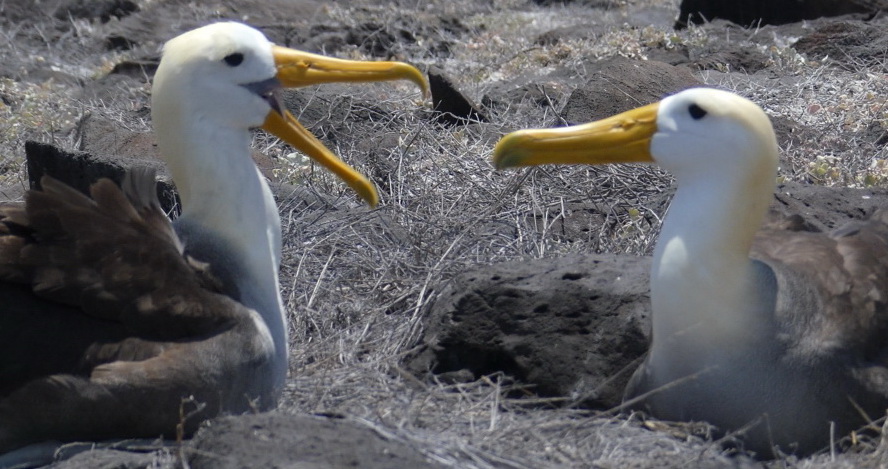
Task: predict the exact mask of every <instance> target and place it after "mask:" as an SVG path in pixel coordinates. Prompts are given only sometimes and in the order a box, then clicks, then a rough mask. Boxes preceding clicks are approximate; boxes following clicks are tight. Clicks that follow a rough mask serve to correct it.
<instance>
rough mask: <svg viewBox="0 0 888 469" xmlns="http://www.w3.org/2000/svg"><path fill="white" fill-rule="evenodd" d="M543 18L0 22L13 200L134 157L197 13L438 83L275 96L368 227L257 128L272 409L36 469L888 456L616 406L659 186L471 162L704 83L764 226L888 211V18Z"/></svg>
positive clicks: (381, 8)
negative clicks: (46, 176)
mask: <svg viewBox="0 0 888 469" xmlns="http://www.w3.org/2000/svg"><path fill="white" fill-rule="evenodd" d="M539 3H540V4H538V3H537V2H531V1H527V0H503V1H469V0H456V1H442V0H432V1H429V2H416V1H406V0H402V1H395V2H380V1H378V0H375V1H374V0H364V1H354V2H346V1H341V2H323V1H320V0H318V1H312V0H277V1H262V0H246V1H235V0H230V1H223V0H216V1H206V2H186V1H184V0H132V1H131V0H31V1H25V0H22V1H17V2H12V1H7V2H3V3H0V34H2V36H3V38H2V39H0V103H2V104H0V188H2V192H3V196H2V197H3V198H4V199H9V200H15V199H17V198H19V197H21V194H22V191H23V190H24V188H25V187H27V186H28V181H29V177H30V178H31V179H34V178H35V177H36V175H38V174H40V173H41V172H50V173H52V174H54V175H56V176H57V177H62V178H64V179H66V180H68V181H71V182H73V183H77V184H80V185H81V186H82V185H85V184H88V182H89V181H90V180H92V179H93V178H94V177H95V176H96V175H99V174H109V172H110V173H111V174H113V173H114V172H115V171H119V170H121V168H123V167H125V166H128V165H131V164H144V161H146V158H151V157H153V156H152V155H154V153H155V150H154V148H153V145H152V137H151V135H150V133H147V132H148V131H149V130H150V128H151V122H150V112H149V108H148V106H149V104H148V103H149V96H150V90H151V86H150V78H151V75H152V73H153V70H154V69H155V67H156V65H157V60H158V56H159V47H160V45H161V44H162V43H163V41H165V40H166V39H169V38H171V37H173V36H175V35H176V34H178V33H179V32H182V31H185V30H187V29H191V28H193V27H196V26H199V25H202V24H205V23H208V22H211V21H217V20H222V19H234V20H239V21H245V22H247V23H250V24H252V25H254V26H256V27H259V28H260V29H262V30H263V31H264V32H265V33H266V34H267V35H268V36H269V37H271V38H272V39H273V40H274V41H276V42H278V43H280V44H283V45H288V46H292V47H297V48H302V49H306V50H309V51H313V52H323V53H327V54H331V55H335V56H340V57H348V58H362V59H397V60H404V61H407V62H410V63H413V64H415V65H417V66H418V67H420V68H421V69H423V70H428V71H430V73H431V74H432V75H433V78H435V79H434V80H433V85H434V87H435V91H436V92H435V97H434V99H433V101H432V102H427V101H423V100H422V98H421V97H420V96H419V94H418V93H417V92H416V91H415V90H414V89H412V88H411V87H410V86H409V85H407V84H378V85H369V86H368V85H355V86H344V85H342V86H340V85H328V86H323V87H317V88H310V89H307V90H302V91H299V92H294V93H291V94H289V95H288V96H287V104H288V106H289V107H290V108H291V109H292V110H293V111H294V113H295V114H296V115H297V116H299V117H300V119H301V120H302V121H303V123H305V124H306V126H307V127H309V128H310V129H312V130H313V131H314V132H315V133H316V134H317V135H319V136H320V137H321V138H322V139H323V140H324V141H325V142H326V143H327V145H328V146H329V147H330V148H332V149H334V151H336V152H337V153H338V154H339V155H341V156H342V157H343V158H344V159H345V160H347V161H349V162H351V163H352V164H354V165H356V166H357V167H358V168H360V169H361V170H362V171H363V172H364V173H365V174H368V175H369V176H370V178H371V179H372V180H373V181H374V182H375V183H376V184H377V185H378V188H379V190H380V195H381V199H382V202H381V204H380V207H379V208H378V209H376V210H372V211H371V210H368V209H366V208H365V207H363V206H361V204H360V203H359V201H358V200H356V198H355V197H354V195H353V194H351V193H350V192H349V191H348V190H347V188H345V187H344V186H343V185H342V184H340V183H338V182H337V181H335V180H334V179H333V178H331V177H330V176H328V175H327V174H325V173H324V172H322V171H315V169H314V168H313V167H311V165H310V164H308V163H306V162H305V161H303V160H302V158H301V157H300V156H299V155H297V154H293V153H291V152H290V150H288V149H286V148H283V147H282V146H281V145H280V144H279V143H278V142H277V141H275V140H273V139H270V138H269V137H268V136H266V135H263V134H257V135H256V139H255V150H256V152H257V158H258V159H257V161H258V162H259V163H260V165H261V166H262V167H263V170H264V171H265V172H266V175H267V176H268V177H269V179H270V180H272V181H273V186H274V187H275V191H276V195H277V197H278V199H279V204H280V209H281V214H282V218H283V220H284V230H285V239H286V241H285V260H284V265H283V267H282V277H283V278H282V285H283V286H284V298H285V300H286V301H287V305H288V308H289V311H290V314H291V330H290V335H291V340H292V343H291V350H292V356H291V369H290V379H289V382H288V387H287V391H286V395H285V399H284V401H283V402H282V403H281V405H280V409H279V410H278V411H275V412H272V413H270V414H260V415H250V416H239V417H225V418H220V419H217V420H214V421H212V422H208V423H207V424H206V425H205V426H204V428H203V429H202V430H201V431H200V432H199V433H198V435H197V436H196V437H195V438H194V439H193V440H190V441H186V442H181V443H176V442H167V443H166V444H163V443H161V442H122V443H118V444H115V445H112V446H111V447H105V446H103V447H101V448H100V449H96V450H90V451H83V450H84V449H88V448H91V446H90V445H72V446H70V447H68V448H66V449H65V451H62V452H60V454H59V457H58V459H59V461H57V462H55V463H53V465H52V467H58V468H73V467H90V468H95V467H107V468H111V467H115V468H116V467H126V468H148V467H152V468H155V467H193V468H198V467H212V468H219V467H294V468H296V467H299V468H321V467H362V468H377V467H378V468H382V467H415V468H419V467H430V468H431V467H434V468H438V467H460V468H491V467H497V468H499V467H502V468H542V467H576V468H579V467H620V468H623V467H636V468H653V467H658V468H659V467H713V468H715V467H735V466H739V467H757V466H767V467H787V466H792V467H796V466H798V467H881V466H884V465H885V464H888V459H886V458H885V457H884V451H885V450H886V449H888V447H886V446H885V445H881V444H880V441H881V440H880V435H881V432H880V430H881V429H880V425H881V421H878V422H876V423H875V424H874V425H873V428H871V429H869V430H864V431H863V432H861V434H860V435H858V436H857V437H856V438H855V439H853V440H851V439H846V440H842V441H839V442H837V444H836V447H837V448H838V449H840V450H841V451H840V452H839V453H838V454H835V455H831V454H829V452H826V451H825V452H824V453H822V454H818V455H814V456H812V457H808V458H803V459H799V458H796V457H794V456H787V457H786V458H783V459H779V460H776V461H765V462H761V461H755V460H754V459H753V458H752V457H751V455H748V454H745V453H743V452H742V451H740V450H737V449H735V448H732V447H731V446H730V445H729V444H726V443H729V442H727V441H722V440H716V441H713V439H712V438H711V429H710V428H708V427H707V426H706V425H705V424H692V423H669V422H657V421H654V420H649V419H646V418H644V417H643V416H641V415H637V414H627V413H621V412H620V408H619V397H620V394H621V383H622V382H623V381H624V380H625V379H626V378H627V376H628V374H630V373H631V370H632V368H633V366H634V365H635V364H637V363H638V357H640V356H641V354H643V353H644V350H645V348H646V345H647V336H646V334H647V328H646V325H647V324H648V323H647V321H649V305H648V303H647V300H648V298H647V288H646V281H647V268H648V266H649V263H650V260H649V258H648V257H645V255H646V254H649V252H650V251H651V248H652V246H653V242H654V240H655V238H656V233H657V231H658V227H659V221H660V220H661V218H662V216H663V213H664V212H665V208H666V206H667V205H668V201H669V197H670V194H671V189H670V188H671V180H670V178H669V176H668V175H666V174H664V173H662V172H660V171H658V170H656V169H655V168H650V167H637V166H625V167H606V168H580V167H577V168H545V167H541V168H535V169H532V170H524V171H513V172H505V173H497V172H495V171H493V169H492V167H491V165H490V163H489V157H490V152H491V150H492V148H493V144H494V143H495V142H496V140H497V139H498V138H499V137H500V136H501V135H503V134H504V133H506V132H508V131H511V130H515V129H518V128H522V127H541V126H552V125H563V124H565V123H579V122H584V121H588V120H592V119H596V118H600V117H605V116H607V115H610V114H613V113H616V112H619V111H622V110H625V109H628V108H630V107H635V106H637V105H640V104H646V103H648V102H652V101H655V100H657V99H659V98H660V97H662V96H664V95H666V94H668V93H671V92H675V91H678V90H680V89H683V88H686V87H688V86H697V85H707V86H716V87H721V88H726V89H730V90H734V91H736V92H738V93H740V94H742V95H744V96H747V97H749V98H751V99H753V100H754V101H755V102H757V103H759V104H760V105H761V106H762V107H763V108H764V109H765V110H766V111H767V112H768V114H769V115H770V116H771V117H772V120H773V122H774V125H775V129H776V130H777V133H778V140H779V143H780V146H781V150H782V160H781V168H780V174H779V178H780V183H781V185H780V187H779V192H778V194H777V195H776V196H775V202H774V205H773V207H772V208H773V210H772V212H773V213H772V216H773V217H780V216H783V215H784V214H786V213H801V214H802V215H803V216H804V217H805V220H806V221H807V222H808V223H809V225H810V226H813V227H816V228H819V229H826V228H830V227H833V226H836V225H837V224H841V223H842V222H844V221H846V220H849V219H854V218H859V217H862V216H865V215H866V214H867V213H868V211H870V210H871V209H872V208H873V207H876V206H885V205H886V201H888V199H886V198H888V190H886V187H888V152H886V144H888V98H886V97H888V56H886V50H888V18H886V17H885V15H884V14H879V15H875V16H873V15H871V14H868V13H859V14H854V15H847V16H842V17H836V18H824V19H817V20H810V21H800V22H790V23H787V24H783V25H779V26H771V25H760V24H759V25H756V26H755V27H753V28H743V27H741V26H738V25H736V24H733V23H730V22H728V21H725V20H719V19H717V20H714V21H712V22H711V23H706V24H703V25H690V26H689V27H687V28H684V29H680V30H676V29H673V26H674V23H675V19H676V17H677V15H678V12H679V2H678V0H622V1H621V0H600V1H586V2H576V3H570V2H568V3H559V2H553V3H551V4H548V2H539ZM697 3H700V2H697ZM448 86H449V87H451V89H450V90H449V91H448ZM460 98H465V101H464V102H463V101H460ZM434 106H437V109H438V111H436V110H435V107H434ZM441 110H444V111H447V112H445V113H442V112H439V111H441ZM26 141H33V142H39V143H30V144H28V145H26V144H25V142H26ZM26 148H27V150H26ZM26 153H27V156H28V157H29V160H26ZM139 161H141V162H143V163H136V162H139ZM149 161H150V160H149ZM149 164H157V163H156V162H154V163H149ZM96 168H99V169H96ZM220 183H223V184H224V183H230V182H226V181H220ZM174 201H175V199H174V198H170V199H169V202H170V203H174Z"/></svg>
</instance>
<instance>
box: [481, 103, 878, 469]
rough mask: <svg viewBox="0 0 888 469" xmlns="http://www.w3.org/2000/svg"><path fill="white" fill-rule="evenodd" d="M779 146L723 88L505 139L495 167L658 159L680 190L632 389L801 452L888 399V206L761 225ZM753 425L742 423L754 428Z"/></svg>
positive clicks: (757, 114) (765, 124) (665, 232)
mask: <svg viewBox="0 0 888 469" xmlns="http://www.w3.org/2000/svg"><path fill="white" fill-rule="evenodd" d="M777 157H778V148H777V143H776V139H775V136H774V132H773V130H772V128H771V124H770V121H769V119H768V117H767V116H766V114H765V113H764V112H763V111H762V110H761V109H760V108H759V107H758V106H756V105H755V104H753V103H752V102H750V101H748V100H746V99H744V98H741V97H739V96H737V95H735V94H732V93H729V92H725V91H719V90H714V89H691V90H687V91H684V92H681V93H678V94H676V95H674V96H671V97H668V98H666V99H664V100H663V101H661V102H660V103H657V104H652V105H649V106H645V107H642V108H639V109H636V110H633V111H628V112H626V113H623V114H620V115H617V116H614V117H611V118H608V119H604V120H602V121H598V122H594V123H590V124H585V125H581V126H576V127H568V128H561V129H548V130H523V131H519V132H515V133H513V134H510V135H508V136H506V137H504V138H503V139H502V140H501V141H500V143H499V144H498V145H497V148H496V151H495V155H494V160H495V163H496V165H497V166H498V167H509V166H526V165H536V164H546V163H566V164H570V163H588V164H601V163H618V162H630V161H634V162H655V163H657V164H658V165H660V166H662V167H663V168H665V169H667V170H668V171H670V172H671V173H672V174H673V175H674V176H675V178H676V185H677V187H678V189H677V192H676V194H675V198H674V199H673V201H672V204H671V205H670V208H669V211H668V214H667V216H666V218H665V220H664V222H663V227H662V230H661V233H660V237H659V239H658V241H657V245H656V249H655V253H654V262H653V268H652V272H651V303H652V309H653V311H652V320H653V331H652V337H653V340H652V344H651V348H650V352H649V354H648V356H647V358H646V360H645V361H644V363H643V364H642V365H641V367H640V368H639V369H638V370H637V372H636V373H635V375H634V376H633V379H632V381H631V382H630V384H629V387H628V389H627V393H626V397H627V398H629V399H635V398H638V399H637V402H636V404H635V405H636V407H638V408H641V409H645V410H648V411H649V412H650V413H651V414H653V415H654V416H656V417H658V418H661V419H667V420H706V421H709V422H710V423H712V424H714V425H716V426H718V427H719V428H721V429H722V430H725V431H737V430H741V429H742V430H743V432H742V435H741V437H742V439H743V440H744V441H745V445H746V447H747V448H749V449H752V450H754V451H756V452H757V453H758V454H759V455H760V456H763V457H771V456H774V455H775V454H776V453H774V452H773V449H774V448H775V447H776V448H779V449H780V450H782V451H784V452H796V453H798V454H807V453H811V452H813V451H816V450H818V449H821V448H825V447H826V446H827V445H828V443H829V436H830V422H834V423H835V425H836V429H837V434H838V435H839V436H842V435H844V434H847V433H849V432H851V431H853V430H855V429H857V428H859V427H861V426H863V425H865V424H866V423H868V422H869V421H870V420H871V419H878V418H880V417H882V416H883V415H884V414H885V409H886V407H888V339H886V333H888V225H886V223H888V212H886V211H884V210H882V211H879V212H877V213H876V214H875V215H874V216H873V217H872V218H871V219H870V220H868V221H864V222H856V223H854V224H851V225H849V226H846V227H843V228H840V229H838V230H835V231H834V232H831V233H812V232H799V231H788V230H775V229H763V230H760V228H761V226H762V223H763V220H764V217H765V214H766V212H767V208H768V205H769V203H770V201H771V199H772V196H773V191H774V188H775V179H776V178H775V177H776V169H777ZM747 425H749V427H747Z"/></svg>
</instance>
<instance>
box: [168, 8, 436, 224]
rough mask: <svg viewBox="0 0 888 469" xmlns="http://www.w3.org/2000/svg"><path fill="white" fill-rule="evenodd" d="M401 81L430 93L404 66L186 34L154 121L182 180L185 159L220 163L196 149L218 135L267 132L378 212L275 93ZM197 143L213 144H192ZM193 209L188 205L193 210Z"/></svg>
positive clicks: (220, 32) (257, 35)
mask: <svg viewBox="0 0 888 469" xmlns="http://www.w3.org/2000/svg"><path fill="white" fill-rule="evenodd" d="M395 79H407V80H410V81H413V82H414V83H416V84H417V85H419V86H420V87H421V88H422V89H423V91H424V92H425V91H426V89H427V87H426V82H425V79H424V78H423V76H422V74H421V73H420V72H419V71H418V70H417V69H416V68H414V67H412V66H410V65H407V64H404V63H400V62H360V61H350V60H341V59H334V58H329V57H324V56H320V55H315V54H310V53H307V52H301V51H297V50H293V49H288V48H285V47H281V46H276V45H274V44H272V43H271V42H269V41H268V39H266V38H265V36H264V35H263V34H262V33H261V32H259V31H257V30H255V29H253V28H251V27H249V26H246V25H243V24H240V23H216V24H211V25H209V26H204V27H202V28H198V29H195V30H192V31H189V32H186V33H184V34H182V35H180V36H178V37H175V38H173V39H171V40H170V41H168V42H167V43H166V45H165V46H164V51H163V59H162V60H161V63H160V65H159V67H158V69H157V73H156V75H155V78H154V85H153V92H152V121H153V122H154V126H155V128H156V129H157V138H158V144H159V145H160V147H161V148H160V149H161V153H162V154H163V155H164V157H165V158H166V159H167V162H168V163H169V164H170V166H171V169H172V170H173V173H174V174H173V176H174V178H175V177H176V174H175V173H176V172H177V171H176V166H181V165H182V164H192V163H190V162H181V160H182V159H184V158H201V157H204V156H206V157H207V158H211V157H212V155H202V154H201V152H200V151H199V149H198V148H195V147H199V146H207V147H210V148H212V144H213V143H215V142H216V139H215V138H214V134H213V132H222V133H224V132H229V131H230V132H236V133H243V132H246V131H248V129H251V128H256V127H262V128H263V129H265V130H267V131H269V132H271V133H272V134H275V135H276V136H278V137H279V138H281V139H282V140H284V141H286V142H287V143H289V144H290V145H293V146H294V147H296V148H297V149H299V150H301V151H302V152H304V153H305V154H306V155H307V156H309V157H311V158H313V159H314V160H315V161H316V162H318V163H319V164H321V165H323V166H325V167H326V168H328V169H329V170H331V171H332V172H333V173H335V174H336V175H337V176H339V177H340V178H341V179H342V180H343V181H345V182H346V183H347V184H348V185H349V186H351V187H352V188H353V189H354V190H355V191H357V192H358V194H359V195H360V196H361V197H362V198H363V199H364V200H365V201H367V203H369V204H370V205H371V206H372V205H375V204H376V203H377V200H378V198H377V195H376V190H375V189H374V187H373V185H372V184H371V183H370V182H369V181H368V180H367V179H366V178H365V177H364V176H363V175H361V174H359V173H357V172H356V171H354V170H353V169H352V168H350V167H349V166H348V165H346V164H345V163H343V162H342V161H341V160H339V158H337V157H336V156H335V155H333V153H332V152H330V151H329V150H328V149H327V148H325V147H324V145H323V144H322V143H321V142H320V141H318V139H317V138H315V137H314V136H313V135H312V134H311V133H309V132H308V131H307V130H306V129H305V128H304V127H303V126H302V125H300V124H299V122H297V121H296V119H295V118H294V117H293V116H292V115H291V114H290V113H289V112H287V111H286V110H285V109H283V107H282V106H281V104H280V103H279V102H278V100H277V98H276V97H275V94H274V93H275V90H277V89H280V88H291V87H300V86H307V85H312V84H318V83H330V82H369V81H383V80H395ZM192 136H193V137H195V139H200V138H203V139H205V140H210V141H196V142H189V141H188V139H189V137H192ZM238 150H240V149H238ZM242 156H247V155H242ZM195 166H199V163H197V164H195ZM185 172H186V171H180V173H185ZM183 179H192V175H186V176H185V177H184V178H183ZM176 183H177V185H182V184H187V183H188V181H187V180H186V181H179V180H177V181H176ZM184 196H185V197H187V196H188V194H184ZM187 203H188V201H187V200H184V199H183V205H185V206H186V208H187Z"/></svg>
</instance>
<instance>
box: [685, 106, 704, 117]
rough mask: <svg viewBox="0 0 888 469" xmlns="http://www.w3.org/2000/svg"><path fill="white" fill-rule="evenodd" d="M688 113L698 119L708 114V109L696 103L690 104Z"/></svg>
mask: <svg viewBox="0 0 888 469" xmlns="http://www.w3.org/2000/svg"><path fill="white" fill-rule="evenodd" d="M688 114H690V115H691V117H692V118H693V119H694V120H695V121H698V120H700V119H702V118H703V117H704V116H705V115H706V109H703V108H702V107H700V106H697V105H696V104H691V105H690V106H688Z"/></svg>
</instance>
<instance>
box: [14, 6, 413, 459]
mask: <svg viewBox="0 0 888 469" xmlns="http://www.w3.org/2000/svg"><path fill="white" fill-rule="evenodd" d="M392 79H409V80H411V81H414V82H415V83H417V84H418V85H420V86H421V87H423V89H425V82H424V79H423V77H422V75H421V74H420V72H419V71H418V70H416V69H415V68H413V67H411V66H409V65H406V64H403V63H397V62H354V61H343V60H337V59H331V58H326V57H321V56H316V55H313V54H307V53H303V52H299V51H295V50H291V49H285V48H283V47H279V46H275V45H273V44H271V43H270V42H268V40H267V39H266V38H265V37H264V36H263V35H262V34H261V33H260V32H258V31H257V30H255V29H252V28H250V27H247V26H244V25H241V24H237V23H219V24H215V25H210V26H206V27H203V28H200V29H197V30H194V31H190V32H188V33H185V34H183V35H182V36H179V37H177V38H175V39H173V40H171V41H169V42H168V43H167V44H166V46H165V48H164V54H163V59H162V60H161V64H160V66H159V68H158V70H157V74H156V76H155V80H154V86H153V100H152V117H153V119H152V120H153V125H154V127H155V129H156V133H157V141H158V145H159V147H160V151H161V153H162V154H163V155H164V156H165V158H166V160H167V163H168V166H169V169H170V173H171V174H172V177H173V180H174V182H175V183H176V186H177V188H178V190H179V194H180V196H181V200H182V206H183V212H182V215H181V217H180V218H179V219H178V220H177V221H176V222H175V229H173V226H172V225H170V223H169V221H168V220H167V219H166V217H165V215H164V214H163V212H162V211H161V210H160V208H159V206H158V204H157V202H156V199H155V195H154V192H153V191H154V181H153V174H152V173H145V172H142V171H138V172H136V173H135V174H130V176H129V179H128V182H127V183H126V184H125V187H124V191H125V193H126V194H124V192H121V190H120V189H118V188H117V187H116V186H115V185H114V184H113V183H111V182H110V181H107V180H103V181H100V182H98V183H97V184H96V185H94V186H93V188H92V199H90V198H88V197H86V196H84V195H81V194H79V193H77V192H75V191H74V190H73V189H70V188H68V187H67V186H65V185H63V184H61V183H59V182H57V181H54V180H52V179H50V178H44V180H43V191H31V192H29V193H28V195H27V197H26V203H25V204H24V206H17V205H16V206H9V205H7V206H5V207H4V208H2V211H0V278H2V279H4V281H5V282H4V283H3V285H2V292H3V294H4V295H6V298H5V299H4V301H3V306H0V453H4V452H6V451H10V450H13V449H15V448H18V447H21V446H23V445H26V444H30V443H33V442H39V441H43V440H49V439H55V440H63V441H66V440H75V439H103V438H113V437H118V438H124V437H157V436H161V435H164V436H167V437H175V436H176V432H177V425H178V424H179V423H180V407H182V409H183V410H184V413H185V414H190V417H189V418H188V419H187V420H186V421H185V422H184V428H183V430H184V432H185V433H186V434H187V433H188V432H190V431H192V430H194V429H195V428H196V426H197V424H199V423H200V421H202V420H204V419H206V418H208V417H212V416H214V415H217V414H219V413H239V412H245V411H250V410H254V409H269V408H272V407H274V406H275V405H276V403H277V399H278V397H279V396H280V393H281V391H282V388H283V386H284V380H285V378H286V374H287V356H288V353H287V326H286V324H285V315H284V308H283V304H282V301H281V297H280V294H279V289H278V266H279V263H280V260H281V232H280V220H279V218H278V213H277V208H276V206H275V203H274V199H273V198H272V195H271V192H270V190H269V188H268V185H267V184H266V182H265V180H264V179H263V178H262V176H261V174H260V173H259V171H258V169H257V168H256V166H255V164H254V163H253V161H252V159H251V158H250V152H249V146H250V141H251V134H250V129H251V128H254V127H260V126H261V127H263V128H265V129H266V130H268V131H270V132H272V133H274V134H276V135H278V136H279V137H281V138H282V139H284V140H285V141H287V142H288V143H290V144H292V145H294V146H295V147H297V148H299V149H300V150H302V151H303V152H305V153H306V154H307V155H308V156H310V157H312V158H313V159H315V161H317V162H319V163H320V164H322V165H324V166H325V167H327V168H329V169H331V170H332V171H333V172H334V173H336V174H337V175H338V176H339V177H340V178H342V179H343V180H344V181H345V182H347V183H348V184H349V185H350V186H351V187H352V188H354V189H355V190H356V191H357V192H358V193H359V194H360V195H361V197H363V198H364V199H365V200H367V202H368V203H370V204H371V205H375V204H376V202H377V196H376V192H375V189H374V188H373V186H372V185H371V184H370V182H369V181H367V179H366V178H364V177H363V176H362V175H360V174H359V173H357V172H355V171H354V170H353V169H351V168H349V167H348V166H347V165H345V164H344V163H342V162H341V161H340V160H339V159H338V158H336V157H335V156H334V155H333V154H332V153H331V152H330V151H329V150H327V149H326V148H325V147H324V146H323V144H321V143H320V142H319V141H318V140H317V139H316V138H315V137H314V136H312V135H311V134H310V133H309V132H308V131H306V130H305V129H304V128H303V127H302V126H301V125H300V124H299V123H298V122H296V120H295V119H294V118H293V116H292V115H290V114H289V113H288V112H287V111H285V110H283V109H282V108H281V106H280V104H279V103H278V101H277V98H276V97H275V96H274V92H275V90H276V89H278V88H281V87H295V86H302V85H307V84H312V83H324V82H334V81H339V82H352V81H354V82H358V81H379V80H392ZM192 397H193V403H185V404H183V402H184V401H183V399H185V398H192ZM195 408H199V411H197V412H194V413H192V411H194V409H195ZM2 464H3V459H2V457H0V466H2Z"/></svg>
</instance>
